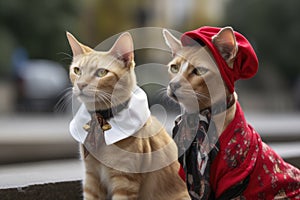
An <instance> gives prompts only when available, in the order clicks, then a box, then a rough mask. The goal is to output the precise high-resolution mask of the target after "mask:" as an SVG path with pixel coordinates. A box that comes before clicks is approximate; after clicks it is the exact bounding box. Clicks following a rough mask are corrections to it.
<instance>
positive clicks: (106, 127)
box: [101, 123, 111, 131]
mask: <svg viewBox="0 0 300 200" xmlns="http://www.w3.org/2000/svg"><path fill="white" fill-rule="evenodd" d="M101 128H102V130H103V131H107V130H109V129H111V125H110V124H109V123H106V124H103V126H102V127H101Z"/></svg>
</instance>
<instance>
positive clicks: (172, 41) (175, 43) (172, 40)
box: [163, 29, 182, 56]
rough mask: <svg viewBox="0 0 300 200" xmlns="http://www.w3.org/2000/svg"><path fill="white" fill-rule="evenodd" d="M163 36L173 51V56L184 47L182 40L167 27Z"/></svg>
mask: <svg viewBox="0 0 300 200" xmlns="http://www.w3.org/2000/svg"><path fill="white" fill-rule="evenodd" d="M163 36H164V39H165V42H166V44H167V45H168V47H169V48H170V49H171V51H172V56H175V54H176V53H177V52H178V51H179V50H180V49H181V48H182V44H181V42H180V40H178V39H177V38H176V37H174V36H173V35H172V34H171V33H170V32H169V31H168V30H167V29H163Z"/></svg>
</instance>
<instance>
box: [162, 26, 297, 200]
mask: <svg viewBox="0 0 300 200" xmlns="http://www.w3.org/2000/svg"><path fill="white" fill-rule="evenodd" d="M163 36H164V38H165V41H166V44H167V45H168V46H169V47H170V49H171V51H172V54H173V59H172V60H171V61H170V63H169V64H168V67H169V73H170V76H171V80H170V82H169V85H168V90H167V92H168V95H169V96H170V97H171V98H173V99H174V100H175V101H177V102H179V103H180V105H181V106H182V107H183V108H184V110H185V111H186V113H185V114H183V115H182V118H181V119H184V118H183V116H184V115H187V116H198V115H199V114H200V115H202V116H203V111H209V112H210V113H209V115H207V116H208V117H207V119H209V121H210V120H211V121H213V122H214V123H215V125H216V130H217V131H216V132H217V134H216V135H217V137H218V141H217V142H216V143H214V144H211V143H209V145H215V146H216V148H215V149H216V152H217V154H216V155H215V156H211V157H209V156H208V157H209V158H208V161H207V160H206V161H207V163H210V164H209V165H208V164H203V161H204V160H205V159H204V158H205V156H203V154H202V152H201V151H200V150H201V149H202V146H201V145H202V144H203V143H202V141H201V140H200V142H199V139H198V138H201V137H198V133H197V135H196V137H193V138H192V139H193V143H197V144H198V145H199V146H198V149H200V150H198V152H197V156H190V155H191V154H188V153H186V154H185V157H184V158H183V161H181V164H182V165H183V167H184V168H185V169H187V170H185V172H186V173H187V185H188V190H189V193H190V195H191V197H192V199H299V197H300V170H299V169H297V168H296V167H294V166H292V165H290V164H288V163H286V162H285V161H284V160H283V159H282V158H281V157H280V156H279V155H277V154H276V152H274V151H273V150H272V149H271V148H270V147H269V146H268V145H267V144H265V143H264V142H262V140H261V138H260V136H259V134H258V133H257V132H256V131H255V130H254V129H253V128H252V127H251V126H250V125H248V123H247V121H246V119H245V117H244V114H243V111H242V109H241V106H240V105H239V103H238V101H237V95H236V94H235V92H234V82H235V81H236V80H238V79H242V78H251V77H252V76H254V74H255V73H256V72H257V67H258V60H257V57H256V55H255V52H254V50H253V49H252V47H251V45H250V43H249V42H248V41H247V40H246V38H245V37H244V36H242V35H241V34H240V33H238V32H236V31H234V30H233V29H232V28H231V27H225V28H218V27H201V28H199V29H196V30H193V31H188V32H186V33H184V34H183V36H182V37H181V40H178V39H177V38H175V37H174V36H173V35H172V34H171V33H170V32H169V31H167V30H164V31H163ZM222 101H223V103H224V102H225V104H223V105H225V106H218V105H222V104H220V102H221V103H222ZM226 104H227V106H226ZM215 105H217V108H219V109H212V106H215ZM191 114H194V115H191ZM195 119H197V120H198V118H195ZM181 122H182V120H181ZM183 125H184V123H183ZM177 130H180V129H177ZM181 130H183V131H178V132H177V134H178V135H186V134H187V132H188V131H186V130H187V129H181ZM208 134H209V132H208ZM197 139H198V140H197ZM206 144H207V143H206ZM179 145H180V144H179ZM191 147H192V145H191ZM192 150H195V149H192ZM192 150H190V151H189V150H188V151H187V152H191V151H192ZM194 152H195V151H194ZM205 153H207V154H209V153H210V152H205ZM194 155H195V154H194ZM199 158H202V160H201V159H199ZM190 163H196V164H195V165H193V166H190V168H189V166H188V165H189V164H190ZM203 165H204V166H205V165H206V166H208V167H206V168H204V169H203V170H202V169H201V167H200V168H199V167H198V166H203ZM186 166H187V167H186ZM195 166H196V167H195ZM197 167H198V171H197V170H194V171H193V170H190V171H188V169H195V168H197ZM207 168H209V169H207ZM199 169H201V170H202V171H200V170H199ZM191 171H193V172H195V171H196V173H194V174H193V173H190V172H191ZM203 171H204V172H208V173H207V174H205V173H203ZM199 177H200V180H197V178H199ZM196 186H197V187H196Z"/></svg>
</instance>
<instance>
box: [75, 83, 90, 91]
mask: <svg viewBox="0 0 300 200" xmlns="http://www.w3.org/2000/svg"><path fill="white" fill-rule="evenodd" d="M87 85H88V84H87V83H85V82H79V83H77V87H78V88H79V90H83V88H85V87H86V86H87Z"/></svg>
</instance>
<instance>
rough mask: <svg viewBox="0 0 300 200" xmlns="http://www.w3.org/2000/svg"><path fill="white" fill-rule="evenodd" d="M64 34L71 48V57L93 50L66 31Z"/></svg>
mask: <svg viewBox="0 0 300 200" xmlns="http://www.w3.org/2000/svg"><path fill="white" fill-rule="evenodd" d="M66 35H67V38H68V41H69V44H70V46H71V49H72V53H73V57H75V56H78V55H80V54H83V53H88V52H91V51H93V50H92V49H91V48H90V47H88V46H85V45H83V44H81V43H80V42H78V40H77V39H76V38H75V37H74V36H73V35H72V34H71V33H69V32H66Z"/></svg>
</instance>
